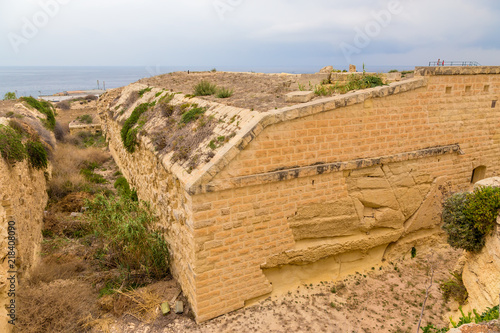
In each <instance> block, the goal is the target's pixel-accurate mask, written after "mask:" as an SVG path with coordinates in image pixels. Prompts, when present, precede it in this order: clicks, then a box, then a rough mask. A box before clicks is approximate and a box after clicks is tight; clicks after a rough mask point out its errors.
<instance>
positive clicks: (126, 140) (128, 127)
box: [121, 103, 151, 154]
mask: <svg viewBox="0 0 500 333" xmlns="http://www.w3.org/2000/svg"><path fill="white" fill-rule="evenodd" d="M150 106H151V104H149V103H142V104H140V105H138V106H137V107H136V108H135V109H134V111H133V112H132V114H131V115H130V117H129V118H128V119H127V120H126V121H125V124H124V125H123V127H122V130H121V138H122V142H123V146H124V147H125V149H126V150H127V151H128V152H129V153H131V154H132V153H133V152H134V151H135V146H136V145H137V133H138V130H137V128H135V129H133V127H134V126H135V124H136V123H137V121H138V120H139V117H140V116H141V115H142V114H143V113H144V112H146V111H148V110H149V107H150Z"/></svg>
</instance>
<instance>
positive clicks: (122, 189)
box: [114, 176, 138, 201]
mask: <svg viewBox="0 0 500 333" xmlns="http://www.w3.org/2000/svg"><path fill="white" fill-rule="evenodd" d="M114 187H115V188H116V190H117V191H118V195H120V196H123V197H127V198H130V199H131V200H132V201H138V198H137V191H136V190H135V189H132V190H131V189H130V185H129V184H128V181H127V178H125V177H123V176H121V177H118V178H117V179H116V181H115V184H114Z"/></svg>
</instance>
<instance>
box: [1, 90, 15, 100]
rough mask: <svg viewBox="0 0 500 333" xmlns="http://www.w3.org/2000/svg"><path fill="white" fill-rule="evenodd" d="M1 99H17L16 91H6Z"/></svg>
mask: <svg viewBox="0 0 500 333" xmlns="http://www.w3.org/2000/svg"><path fill="white" fill-rule="evenodd" d="M3 99H4V100H6V101H7V100H13V99H17V97H16V93H15V92H11V91H9V92H6V93H5V95H3Z"/></svg>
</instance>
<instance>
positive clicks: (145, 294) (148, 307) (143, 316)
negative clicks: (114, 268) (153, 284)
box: [114, 288, 163, 323]
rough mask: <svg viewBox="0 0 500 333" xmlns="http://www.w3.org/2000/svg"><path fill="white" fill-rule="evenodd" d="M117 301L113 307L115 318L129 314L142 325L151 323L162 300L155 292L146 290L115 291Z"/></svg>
mask: <svg viewBox="0 0 500 333" xmlns="http://www.w3.org/2000/svg"><path fill="white" fill-rule="evenodd" d="M117 293H118V294H119V297H118V300H117V301H116V303H115V306H114V312H115V315H117V316H122V315H123V314H129V315H131V316H132V317H134V318H136V319H137V320H140V321H142V322H144V323H151V322H153V320H154V319H155V318H156V316H157V315H158V313H159V311H158V307H159V305H160V304H161V302H162V301H163V299H162V298H161V297H160V295H158V294H157V293H155V292H151V291H149V290H148V289H147V288H141V289H136V290H132V291H129V292H122V291H119V290H117Z"/></svg>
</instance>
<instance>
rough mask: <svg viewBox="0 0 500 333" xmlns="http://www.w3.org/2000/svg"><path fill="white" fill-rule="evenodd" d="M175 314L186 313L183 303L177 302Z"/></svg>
mask: <svg viewBox="0 0 500 333" xmlns="http://www.w3.org/2000/svg"><path fill="white" fill-rule="evenodd" d="M174 312H175V313H177V314H179V313H183V312H184V303H183V302H182V301H177V302H175V310H174Z"/></svg>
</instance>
